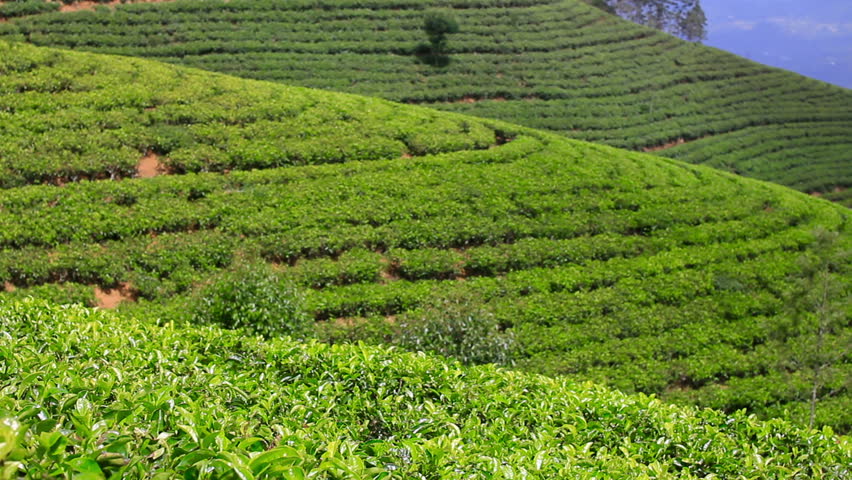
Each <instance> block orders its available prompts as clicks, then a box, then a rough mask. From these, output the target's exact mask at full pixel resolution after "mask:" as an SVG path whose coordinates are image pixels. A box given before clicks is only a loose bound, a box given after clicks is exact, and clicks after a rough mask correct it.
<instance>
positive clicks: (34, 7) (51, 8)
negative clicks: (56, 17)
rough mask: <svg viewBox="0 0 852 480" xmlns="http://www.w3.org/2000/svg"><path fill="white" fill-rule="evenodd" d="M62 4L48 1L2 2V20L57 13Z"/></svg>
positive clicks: (0, 16)
mask: <svg viewBox="0 0 852 480" xmlns="http://www.w3.org/2000/svg"><path fill="white" fill-rule="evenodd" d="M59 7H60V4H59V3H57V2H49V1H46V0H11V1H4V2H0V19H8V18H13V17H23V16H26V15H35V14H38V13H45V12H55V11H56V10H59Z"/></svg>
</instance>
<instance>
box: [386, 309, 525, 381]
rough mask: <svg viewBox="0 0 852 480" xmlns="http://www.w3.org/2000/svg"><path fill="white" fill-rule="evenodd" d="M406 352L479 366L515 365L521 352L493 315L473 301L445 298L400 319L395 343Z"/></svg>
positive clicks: (513, 339) (509, 333)
mask: <svg viewBox="0 0 852 480" xmlns="http://www.w3.org/2000/svg"><path fill="white" fill-rule="evenodd" d="M393 342H394V343H395V344H396V345H399V346H401V347H402V348H405V349H406V350H412V351H421V352H428V353H433V354H438V355H443V356H445V357H450V358H455V359H457V360H459V361H461V362H462V363H465V364H469V365H475V364H482V363H496V364H499V365H511V364H512V362H513V356H514V354H515V351H516V349H517V344H516V342H515V338H514V335H513V334H512V333H511V332H506V331H504V329H503V328H501V326H500V325H499V323H498V322H497V318H496V317H495V316H494V314H493V313H491V312H489V311H488V310H486V309H484V308H483V307H482V306H479V305H477V303H476V302H475V301H473V299H471V298H464V297H460V296H456V297H451V298H446V299H441V300H440V301H439V302H437V303H435V304H431V305H428V306H426V307H424V308H422V309H420V310H417V311H414V312H411V313H409V314H406V315H404V316H403V317H401V318H400V319H399V333H398V335H397V336H396V338H395V339H394V341H393Z"/></svg>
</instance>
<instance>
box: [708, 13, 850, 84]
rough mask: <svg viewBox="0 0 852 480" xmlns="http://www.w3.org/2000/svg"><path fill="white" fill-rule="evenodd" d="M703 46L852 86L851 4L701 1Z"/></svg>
mask: <svg viewBox="0 0 852 480" xmlns="http://www.w3.org/2000/svg"><path fill="white" fill-rule="evenodd" d="M701 6H702V7H703V8H704V12H705V13H706V14H707V30H708V35H707V40H706V41H705V42H704V43H705V45H710V46H713V47H717V48H721V49H723V50H727V51H729V52H733V53H736V54H737V55H741V56H743V57H746V58H749V59H752V60H755V61H758V62H760V63H764V64H766V65H772V66H774V67H781V68H784V69H787V70H793V71H794V72H798V73H801V74H802V75H807V76H809V77H813V78H818V79H820V80H824V81H826V82H829V83H833V84H835V85H840V86H843V87H846V88H852V0H702V1H701Z"/></svg>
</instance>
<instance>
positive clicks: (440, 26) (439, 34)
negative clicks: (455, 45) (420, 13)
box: [423, 13, 459, 55]
mask: <svg viewBox="0 0 852 480" xmlns="http://www.w3.org/2000/svg"><path fill="white" fill-rule="evenodd" d="M423 31H424V32H426V36H427V37H428V38H429V45H430V46H431V53H432V55H444V54H445V52H446V50H447V35H449V34H451V33H458V31H459V24H458V22H456V19H455V18H453V17H451V16H450V15H448V14H446V13H430V14H428V15H426V18H424V19H423Z"/></svg>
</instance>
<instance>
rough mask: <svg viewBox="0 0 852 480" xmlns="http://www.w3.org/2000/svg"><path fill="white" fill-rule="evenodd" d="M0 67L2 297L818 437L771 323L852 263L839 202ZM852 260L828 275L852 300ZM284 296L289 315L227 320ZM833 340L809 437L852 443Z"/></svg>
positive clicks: (397, 113) (288, 101) (327, 107)
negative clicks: (565, 382) (621, 397)
mask: <svg viewBox="0 0 852 480" xmlns="http://www.w3.org/2000/svg"><path fill="white" fill-rule="evenodd" d="M0 72H2V76H0V119H1V120H2V121H0V158H2V159H3V164H2V169H0V185H2V186H3V189H2V190H0V248H2V250H0V284H2V285H3V286H4V290H5V291H6V292H5V293H4V294H3V296H6V297H25V296H36V297H41V298H46V299H50V300H53V301H55V302H58V303H67V302H80V303H84V304H88V305H90V306H101V307H105V308H113V307H116V306H118V307H119V312H125V313H126V314H127V315H130V316H136V317H139V318H151V319H157V318H160V319H164V320H171V321H175V322H178V323H180V324H189V325H191V324H193V322H196V323H197V322H201V323H211V322H213V323H216V322H219V323H223V322H222V319H225V321H224V323H226V324H227V323H228V322H231V324H232V326H240V327H244V328H248V329H249V330H253V331H256V332H262V333H266V334H273V335H274V334H276V333H281V332H283V333H288V332H289V333H295V332H298V334H299V335H301V336H318V337H320V338H323V339H325V340H328V341H332V342H338V341H348V340H359V339H360V340H366V341H369V342H390V343H395V344H398V345H401V346H403V347H405V348H412V349H420V350H428V351H435V352H439V353H446V354H450V355H454V356H457V357H459V358H461V359H462V360H466V361H471V362H479V361H501V362H514V365H515V366H516V367H518V368H521V369H524V370H527V371H531V372H538V373H545V374H550V375H564V376H567V377H568V378H571V379H578V380H593V381H596V382H599V383H603V384H607V385H611V386H614V387H617V388H620V389H623V390H625V391H627V392H632V391H639V392H645V393H654V394H657V395H659V396H660V397H661V398H662V399H665V400H670V401H676V402H680V403H689V404H697V405H704V406H712V407H715V408H719V409H723V410H727V411H729V412H733V411H735V410H738V409H743V408H745V409H748V411H749V412H753V413H758V414H760V415H762V416H764V417H774V416H783V417H787V418H789V419H792V420H794V421H797V422H805V423H806V422H807V416H808V404H809V403H808V401H809V399H810V398H811V393H812V382H811V380H810V379H811V377H810V376H809V375H810V370H809V369H808V368H806V367H805V366H804V364H803V363H796V361H795V357H793V358H790V357H789V354H788V353H785V352H789V351H790V350H791V349H793V350H795V348H797V347H798V346H800V345H808V344H809V343H808V342H811V341H812V340H813V332H810V331H807V330H789V329H783V328H780V326H782V325H784V324H785V319H786V318H787V316H788V315H787V313H786V310H785V308H786V307H785V305H786V303H787V301H786V300H785V295H786V293H787V292H788V291H789V289H790V285H791V282H790V279H789V276H790V275H795V274H797V272H799V271H800V270H801V267H800V264H799V263H798V259H799V257H800V256H802V255H804V254H805V252H806V251H807V250H808V249H809V248H810V247H811V246H812V245H813V243H814V238H815V237H814V231H815V230H816V229H819V228H821V229H824V230H828V231H833V232H838V233H839V235H840V236H839V240H838V242H839V243H838V245H839V247H840V248H847V249H848V247H849V244H850V236H849V231H850V223H849V221H848V210H847V209H845V208H843V207H840V206H838V205H834V204H832V203H830V202H826V201H825V200H821V199H815V198H812V197H809V196H807V195H804V194H801V193H798V192H795V191H792V190H789V189H787V188H784V187H781V186H778V185H773V184H769V183H764V182H759V181H755V180H750V179H745V178H743V177H739V176H735V175H732V174H728V173H723V172H719V171H716V170H713V169H711V168H706V167H702V166H691V165H688V164H685V163H681V162H678V161H673V160H668V159H662V158H659V157H655V156H652V155H647V154H642V153H636V152H629V151H625V150H618V149H614V148H611V147H606V146H597V145H593V144H589V143H584V142H580V141H575V140H569V139H566V138H564V137H561V136H558V135H555V134H553V133H545V132H538V131H534V130H528V129H525V128H523V127H514V126H512V125H509V124H506V123H502V122H498V121H491V120H483V119H477V118H472V117H465V116H460V115H456V114H451V113H441V112H436V111H433V110H428V109H424V108H420V107H413V106H405V105H400V104H393V103H390V102H387V101H384V100H374V99H367V98H363V97H356V96H350V95H345V94H340V93H331V92H322V91H315V90H308V89H303V88H298V87H286V86H282V85H279V84H274V83H266V82H258V81H251V80H243V79H235V78H232V77H227V76H223V75H219V74H213V73H208V72H203V71H199V70H192V69H186V68H183V67H176V66H169V65H165V64H158V63H156V62H152V61H148V60H141V59H128V58H121V57H110V56H104V55H94V54H86V53H72V52H63V51H59V50H51V49H45V48H38V47H33V46H29V45H25V44H16V43H2V42H0ZM848 267H849V262H848V257H847V258H846V259H845V260H842V261H841V262H840V263H837V264H836V265H835V267H832V268H833V269H834V270H833V272H834V273H833V275H834V277H836V278H837V279H838V281H840V282H845V285H846V286H847V287H845V288H848V280H849V273H848ZM282 285H286V288H284V287H281V286H282ZM282 288H284V289H283V290H282ZM217 289H218V290H217ZM282 291H284V292H286V295H281V294H280V292H282ZM270 292H271V293H270ZM285 297H286V298H287V302H289V303H287V304H286V305H284V307H282V308H283V310H275V312H277V313H276V315H278V314H279V313H280V314H281V315H285V314H286V316H287V318H284V317H283V316H282V317H278V316H269V315H267V316H265V317H264V316H263V315H262V314H259V315H257V316H252V315H253V314H251V313H246V311H236V312H234V310H233V309H231V310H228V309H229V308H230V307H227V305H229V304H236V305H243V304H245V305H247V307H246V308H248V309H249V310H251V309H255V310H259V311H261V312H263V311H267V310H264V308H266V306H265V304H263V303H262V302H261V303H258V298H261V299H263V298H266V299H273V300H274V299H279V300H280V299H281V298H285ZM217 299H218V300H217ZM841 299H842V297H841ZM217 302H218V303H217ZM271 303H276V302H275V301H271ZM279 303H280V301H279ZM223 305H224V306H223ZM281 312H284V313H281ZM279 318H280V322H279V320H278V319H279ZM846 318H848V317H846ZM247 319H248V320H247ZM253 319H254V320H253ZM305 320H307V322H305ZM463 320H464V321H467V322H468V323H465V322H464V321H463ZM291 321H292V325H291V324H288V323H287V322H291ZM460 322H461V323H460ZM294 325H300V326H301V327H304V328H302V329H301V330H299V329H296V328H291V329H290V330H287V328H289V327H292V326H294ZM285 327H286V328H285ZM116 328H119V329H120V327H119V326H116ZM459 328H460V329H461V331H459ZM430 329H431V330H430ZM418 332H419V333H418ZM430 332H431V333H430ZM435 332H444V333H441V334H436V333H435ZM823 333H824V335H821V337H820V338H821V339H822V340H821V342H824V343H823V344H824V345H825V346H826V348H829V347H830V348H832V349H834V350H833V351H837V352H841V356H840V358H836V359H834V361H833V364H832V369H831V372H832V375H831V376H826V377H825V379H824V382H822V383H821V384H820V385H821V387H820V388H819V391H818V392H817V393H818V395H819V398H820V402H819V404H818V408H817V411H816V420H817V424H818V425H831V426H833V427H834V428H835V429H836V430H838V431H841V432H843V431H848V430H849V427H850V425H852V419H850V417H849V415H850V412H851V411H852V409H850V408H849V406H850V399H852V395H850V392H849V390H848V384H847V383H846V379H848V378H849V372H850V363H849V358H848V355H849V353H848V349H846V350H844V345H847V346H848V342H849V337H850V329H849V328H848V322H846V323H844V324H842V326H841V327H839V328H835V329H832V330H826V331H825V332H823ZM459 338H461V340H459ZM454 349H455V350H454ZM842 352H846V353H842Z"/></svg>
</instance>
